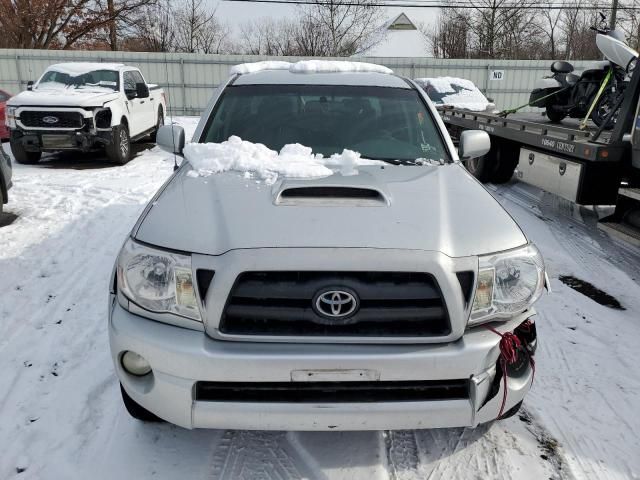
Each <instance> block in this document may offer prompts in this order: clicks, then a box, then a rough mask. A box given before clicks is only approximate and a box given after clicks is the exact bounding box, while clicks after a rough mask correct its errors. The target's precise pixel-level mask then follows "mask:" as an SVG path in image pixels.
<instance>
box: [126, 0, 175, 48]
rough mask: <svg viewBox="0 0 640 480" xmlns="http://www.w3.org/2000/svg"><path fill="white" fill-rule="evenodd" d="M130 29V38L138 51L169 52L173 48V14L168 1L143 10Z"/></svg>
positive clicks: (165, 0) (164, 0)
mask: <svg viewBox="0 0 640 480" xmlns="http://www.w3.org/2000/svg"><path fill="white" fill-rule="evenodd" d="M131 28H132V31H131V33H130V38H131V39H132V41H133V42H135V43H137V49H138V50H142V51H146V52H170V51H173V49H174V47H175V36H176V31H175V22H174V12H173V9H172V8H171V4H170V3H169V1H168V0H163V1H160V2H158V3H157V4H155V5H150V6H147V7H146V8H144V9H143V10H142V12H141V15H140V16H139V17H138V18H137V19H136V21H135V22H134V23H133V24H132V25H131Z"/></svg>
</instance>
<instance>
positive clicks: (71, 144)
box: [11, 129, 113, 152]
mask: <svg viewBox="0 0 640 480" xmlns="http://www.w3.org/2000/svg"><path fill="white" fill-rule="evenodd" d="M11 140H12V141H13V142H16V143H20V144H21V145H22V146H23V147H24V149H25V150H26V151H28V152H47V151H55V152H57V151H60V150H81V151H83V152H88V151H90V150H92V149H94V148H96V147H102V146H105V145H109V144H111V143H112V142H113V133H112V131H111V130H97V131H96V130H74V131H61V130H37V131H36V130H23V129H15V130H12V132H11Z"/></svg>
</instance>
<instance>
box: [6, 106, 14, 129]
mask: <svg viewBox="0 0 640 480" xmlns="http://www.w3.org/2000/svg"><path fill="white" fill-rule="evenodd" d="M4 123H5V125H6V126H7V127H9V128H16V107H7V109H6V111H5V115H4Z"/></svg>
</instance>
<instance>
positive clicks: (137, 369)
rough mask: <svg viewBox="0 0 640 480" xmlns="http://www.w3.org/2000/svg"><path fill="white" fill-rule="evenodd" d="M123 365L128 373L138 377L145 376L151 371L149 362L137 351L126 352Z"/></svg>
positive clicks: (123, 356)
mask: <svg viewBox="0 0 640 480" xmlns="http://www.w3.org/2000/svg"><path fill="white" fill-rule="evenodd" d="M122 366H123V367H124V369H125V370H126V371H127V372H128V373H130V374H131V375H136V376H138V377H143V376H144V375H146V374H147V373H149V372H150V371H151V365H149V362H147V361H146V360H145V359H144V357H141V356H140V355H138V354H137V353H135V352H124V355H122Z"/></svg>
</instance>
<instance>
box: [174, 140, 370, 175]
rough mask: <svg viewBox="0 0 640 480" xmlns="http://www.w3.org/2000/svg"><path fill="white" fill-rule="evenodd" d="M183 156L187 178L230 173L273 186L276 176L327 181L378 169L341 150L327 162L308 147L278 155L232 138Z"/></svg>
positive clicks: (189, 148)
mask: <svg viewBox="0 0 640 480" xmlns="http://www.w3.org/2000/svg"><path fill="white" fill-rule="evenodd" d="M184 155H185V158H186V159H187V161H188V162H189V163H190V164H191V166H192V167H193V170H191V171H190V172H189V173H188V175H189V176H191V177H199V176H203V177H206V176H208V175H213V174H216V173H222V172H227V171H230V170H233V171H237V172H240V173H244V175H245V177H246V178H254V177H256V178H258V179H260V180H264V181H265V183H267V184H273V183H274V182H275V181H276V180H277V179H278V177H279V176H283V177H294V178H317V177H327V176H329V175H332V174H333V173H334V172H336V171H339V172H340V173H342V175H356V174H357V173H358V171H357V166H359V165H380V164H383V163H382V162H380V161H377V160H366V159H363V158H360V154H359V153H357V152H354V151H351V150H346V149H345V150H344V151H343V152H342V153H340V154H334V155H332V156H331V157H330V158H324V157H323V156H322V155H320V154H313V153H312V150H311V148H310V147H305V146H303V145H300V144H299V143H295V144H289V145H285V146H284V147H282V150H280V152H279V153H278V152H276V151H275V150H271V149H269V148H267V147H266V146H264V145H262V144H261V143H252V142H247V141H246V140H242V139H241V138H240V137H237V136H232V137H230V138H229V140H227V141H224V142H222V143H189V144H187V145H186V146H185V147H184Z"/></svg>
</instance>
